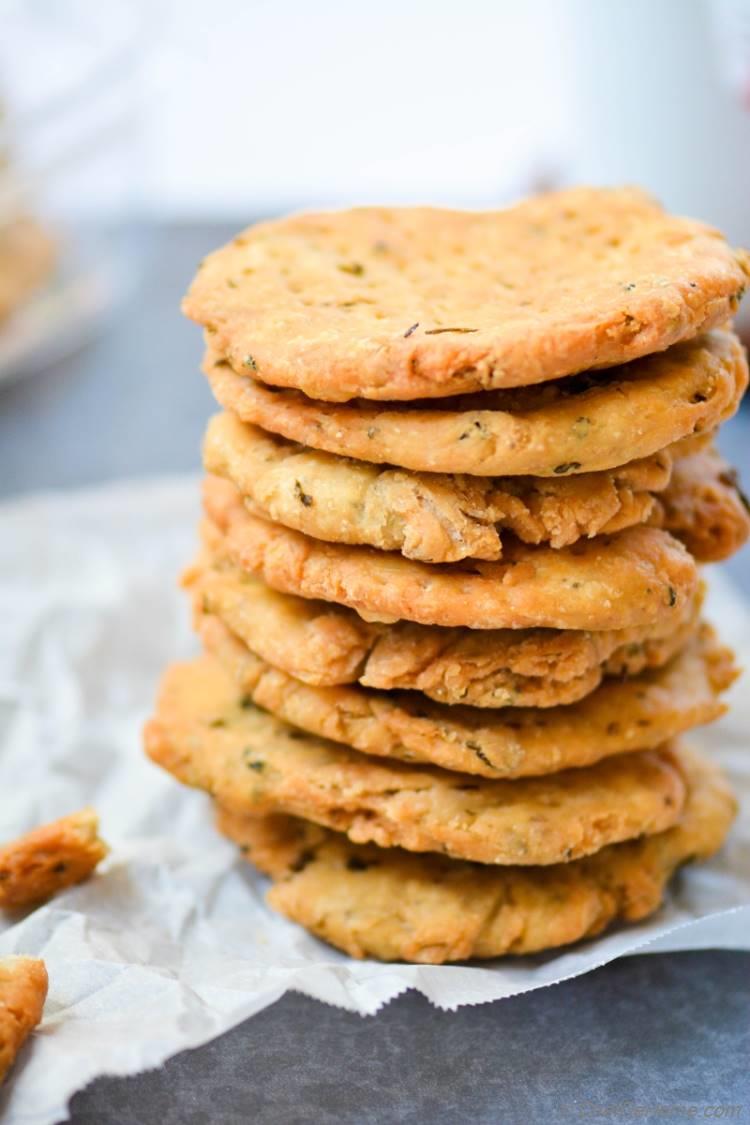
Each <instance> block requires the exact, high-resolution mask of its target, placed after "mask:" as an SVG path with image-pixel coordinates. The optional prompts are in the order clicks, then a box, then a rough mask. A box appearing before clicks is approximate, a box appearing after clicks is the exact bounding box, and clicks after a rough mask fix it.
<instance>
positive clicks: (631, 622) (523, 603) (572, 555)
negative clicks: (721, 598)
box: [203, 477, 698, 630]
mask: <svg viewBox="0 0 750 1125" xmlns="http://www.w3.org/2000/svg"><path fill="white" fill-rule="evenodd" d="M203 500H204V508H205V511H206V516H207V520H206V526H205V541H206V543H207V545H208V546H209V548H211V549H213V550H216V551H223V552H224V553H225V555H226V557H227V558H228V559H229V560H230V561H232V562H233V563H234V564H235V565H237V566H239V567H240V568H242V569H245V570H248V571H250V572H251V573H253V574H256V575H258V577H260V578H262V579H263V581H264V582H266V583H267V584H268V585H269V586H271V587H273V588H274V589H277V590H281V591H282V592H284V593H290V594H298V595H300V596H302V597H306V598H320V599H323V600H324V601H331V602H337V603H339V604H342V605H348V606H350V607H351V608H352V609H355V610H356V611H357V612H358V613H359V614H360V615H361V616H363V617H365V618H370V619H374V620H379V621H386V622H387V621H391V622H392V621H398V620H402V619H406V620H410V621H416V622H418V623H419V624H422V625H444V626H466V627H468V628H472V629H504V628H510V629H521V628H530V627H545V628H553V629H593V630H600V629H625V628H629V627H631V626H638V625H651V624H654V623H655V622H657V621H663V620H664V619H665V618H670V617H673V618H674V617H676V616H677V615H678V614H679V613H681V611H682V610H683V609H684V607H685V604H686V602H687V601H689V599H690V598H691V597H692V595H693V594H694V592H695V590H696V588H697V585H698V572H697V569H696V566H695V562H694V560H693V558H692V557H691V556H690V555H689V554H688V552H687V551H686V550H685V548H684V547H683V545H682V543H680V542H679V541H678V540H676V539H674V538H673V537H672V536H671V535H669V533H668V532H665V531H662V530H661V529H660V528H655V527H631V528H626V529H625V530H624V531H620V532H618V533H617V534H615V535H611V536H609V535H600V536H597V538H596V539H593V540H580V541H579V542H578V543H575V544H573V546H571V547H561V548H560V549H559V550H555V549H554V548H552V547H547V546H540V547H529V546H527V545H526V544H513V545H512V547H509V549H508V551H507V554H506V556H505V557H504V558H503V560H502V561H500V562H479V561H476V562H474V561H472V562H471V563H470V564H467V563H466V562H464V563H454V564H452V565H449V566H444V567H443V566H430V565H427V564H425V563H418V562H414V561H413V560H411V559H405V558H404V557H403V556H402V555H399V554H396V553H394V552H385V551H377V550H374V549H372V548H369V547H349V546H345V545H343V544H338V543H337V544H331V543H322V542H320V541H318V540H316V539H312V538H311V537H309V536H306V535H303V534H302V533H301V532H299V531H292V530H290V529H289V528H285V527H282V526H281V525H279V524H273V523H269V522H268V521H267V520H262V519H259V518H257V517H256V516H253V515H251V514H250V513H249V512H248V511H247V509H246V508H245V506H244V505H243V503H242V497H241V496H240V494H239V493H238V492H237V489H236V488H235V487H234V486H233V485H231V484H230V483H229V482H228V481H224V480H221V479H220V478H219V477H208V478H207V479H206V481H205V484H204V491H203Z"/></svg>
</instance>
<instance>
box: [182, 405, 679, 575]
mask: <svg viewBox="0 0 750 1125" xmlns="http://www.w3.org/2000/svg"><path fill="white" fill-rule="evenodd" d="M203 463H204V465H205V467H206V469H207V470H208V472H209V473H213V474H215V475H217V476H221V477H224V478H225V479H227V480H229V481H231V482H232V484H234V485H235V487H236V488H237V489H238V491H239V492H241V493H242V496H243V498H244V500H245V505H246V506H247V508H248V510H249V511H250V512H253V513H254V514H256V515H260V516H263V517H264V518H265V519H271V520H274V521H276V522H277V523H282V524H284V526H285V527H291V528H293V529H295V530H296V531H302V532H304V533H305V534H306V535H312V536H313V537H314V538H315V539H323V540H326V541H328V542H333V543H348V544H366V545H369V546H371V547H377V548H379V549H380V550H384V551H400V552H401V553H402V554H403V555H404V556H405V557H406V558H411V559H416V560H418V561H421V562H433V563H441V562H456V561H459V560H461V559H464V558H477V559H499V558H500V557H501V555H502V551H503V539H502V537H503V535H504V534H506V535H507V534H508V533H512V534H513V535H515V536H516V537H517V538H518V539H520V540H521V541H522V542H524V543H549V544H550V546H552V547H566V546H568V545H570V544H571V543H575V542H576V541H577V540H578V539H581V538H591V537H593V536H594V535H598V534H600V533H606V532H614V531H620V530H622V528H624V527H631V526H633V525H634V524H638V523H645V522H646V521H647V520H649V518H653V517H654V516H655V515H658V509H657V506H656V501H655V499H654V495H653V494H654V493H656V492H660V491H662V490H663V489H664V488H666V487H667V485H668V483H669V479H670V476H671V471H672V456H671V454H670V453H669V451H667V450H665V451H663V452H661V453H658V454H654V455H653V456H652V457H649V458H645V459H643V460H641V461H636V462H633V463H631V464H630V465H625V466H623V467H622V468H621V469H614V470H610V471H609V472H602V473H583V474H579V475H577V476H570V477H563V478H541V477H504V478H503V477H496V478H491V477H470V476H450V475H447V474H442V475H436V474H431V473H419V474H418V473H410V472H405V471H403V470H400V469H390V468H388V467H387V466H380V465H378V466H375V465H370V464H367V463H366V462H363V461H352V460H351V459H349V458H342V457H337V456H336V455H335V454H331V453H321V452H320V451H319V450H312V449H306V448H305V447H302V446H298V445H296V444H294V443H292V442H288V441H286V440H285V439H283V438H280V437H278V436H276V435H274V434H269V433H266V431H264V430H261V429H259V428H258V427H257V426H249V425H246V424H245V423H243V422H241V421H240V420H239V418H236V417H235V416H234V415H231V414H220V415H217V416H216V417H214V418H212V419H211V421H210V423H209V426H208V429H207V431H206V436H205V439H204V442H203Z"/></svg>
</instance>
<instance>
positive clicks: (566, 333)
mask: <svg viewBox="0 0 750 1125" xmlns="http://www.w3.org/2000/svg"><path fill="white" fill-rule="evenodd" d="M748 277H750V258H748V256H747V254H745V253H744V252H742V251H739V252H736V253H735V252H733V251H732V249H731V248H730V247H729V246H728V245H727V243H726V242H725V241H724V239H723V237H722V236H721V235H720V234H719V233H718V232H717V231H715V230H712V229H711V228H710V227H707V226H705V225H704V224H702V223H698V222H694V221H693V220H691V219H682V218H675V217H673V216H671V215H668V214H666V213H665V212H664V211H663V210H662V208H661V207H659V206H658V204H656V203H655V202H653V201H652V200H651V199H650V198H649V197H648V196H646V195H644V194H643V193H642V192H640V191H637V190H634V189H625V188H622V189H594V188H578V189H573V190H570V191H562V192H555V193H552V194H548V195H542V196H538V197H537V198H534V199H530V200H527V201H526V202H524V203H520V204H518V205H517V206H515V207H511V208H509V209H508V210H505V211H486V212H471V211H441V210H434V209H431V208H383V207H377V208H374V207H373V208H360V209H356V210H351V211H340V212H330V213H322V214H309V215H295V216H292V217H290V218H287V219H281V220H278V221H275V222H267V223H261V224H260V225H259V226H255V227H252V228H250V229H249V230H247V231H245V232H244V233H243V234H240V235H239V236H238V237H237V238H235V239H234V241H233V242H231V243H229V244H228V245H227V246H225V247H223V248H222V249H220V250H217V251H216V252H215V253H213V254H211V255H209V257H208V258H207V259H206V260H205V262H204V263H203V264H202V266H201V268H200V270H199V272H198V275H197V277H196V278H195V280H194V281H193V284H192V286H191V288H190V291H189V293H188V295H187V297H186V298H185V300H184V303H183V309H184V312H185V313H186V314H187V316H188V317H190V318H191V319H192V320H195V321H197V322H198V323H199V324H202V325H203V326H204V327H205V329H206V331H207V332H208V333H209V334H210V340H211V346H212V348H213V349H214V350H216V351H218V352H219V354H223V355H225V356H226V357H227V359H228V360H229V362H230V363H231V365H232V367H234V369H235V370H236V371H238V372H241V373H245V374H247V375H251V376H253V377H255V378H257V379H261V380H262V381H263V382H265V383H270V384H272V385H276V386H281V387H295V388H297V389H298V390H301V391H304V392H305V393H306V394H308V395H310V396H311V397H314V398H318V399H323V400H326V401H331V402H339V401H345V400H347V399H350V398H357V397H362V398H368V399H393V400H409V399H416V398H436V397H442V396H445V395H455V394H462V393H464V392H467V391H475V390H483V389H491V388H496V387H514V386H523V385H525V384H529V383H541V382H545V381H546V380H548V379H556V378H558V377H560V376H563V375H569V374H572V373H573V372H577V371H582V370H585V369H587V368H592V367H606V366H610V365H613V364H620V363H624V362H627V361H628V360H632V359H636V358H638V357H639V356H643V355H648V354H650V353H651V352H657V351H661V350H663V349H665V348H668V347H670V346H671V345H672V344H674V343H676V342H677V341H679V340H685V339H688V338H690V337H692V336H695V335H696V334H697V333H698V332H701V331H703V330H704V329H707V328H710V327H711V326H713V325H717V324H720V323H722V322H723V321H726V320H727V319H728V318H729V317H730V316H731V314H732V313H733V312H734V311H735V309H736V308H737V305H738V302H739V300H740V298H741V296H742V293H743V291H744V288H745V285H746V284H747V279H748Z"/></svg>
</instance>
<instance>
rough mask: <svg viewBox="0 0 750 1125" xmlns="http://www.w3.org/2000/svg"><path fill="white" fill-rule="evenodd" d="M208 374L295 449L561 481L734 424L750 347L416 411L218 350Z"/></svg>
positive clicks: (680, 355)
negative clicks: (326, 396)
mask: <svg viewBox="0 0 750 1125" xmlns="http://www.w3.org/2000/svg"><path fill="white" fill-rule="evenodd" d="M204 371H205V373H206V375H207V376H208V380H209V383H210V385H211V389H212V390H213V393H214V395H215V397H216V399H217V400H218V402H219V404H220V405H221V406H222V407H224V409H225V410H228V411H230V412H232V413H234V414H236V415H237V416H238V417H239V418H241V419H242V420H243V421H244V422H251V423H253V424H255V425H258V426H261V427H262V428H263V429H264V430H268V431H270V432H273V433H278V434H282V435H283V436H284V437H286V438H288V439H289V440H290V441H296V442H299V443H300V444H302V445H307V446H310V447H311V448H312V449H319V450H325V451H326V452H328V453H336V454H339V455H341V456H344V457H354V458H356V459H357V460H358V461H372V462H374V463H377V464H388V465H393V466H398V467H400V468H404V469H412V470H414V471H418V472H439V473H467V474H470V475H473V476H489V477H492V476H524V475H531V476H538V477H560V476H567V475H571V474H576V473H590V472H598V471H601V470H604V469H611V468H613V467H615V466H618V465H623V464H625V463H626V462H629V461H634V460H637V459H639V458H643V457H648V456H650V455H651V454H652V453H655V452H657V451H658V450H660V449H664V448H665V446H667V445H670V444H672V443H673V442H675V441H679V440H681V439H683V438H685V437H688V436H690V435H692V434H694V433H702V432H705V431H708V430H713V429H715V428H716V427H717V426H718V425H720V424H721V423H722V422H724V421H726V419H727V418H730V417H731V416H732V414H734V412H735V410H736V409H737V406H738V405H739V402H740V399H741V398H742V395H743V393H744V391H745V389H746V387H747V381H748V367H747V357H746V355H745V351H744V348H743V347H742V344H741V343H740V341H739V340H738V339H737V337H736V336H735V335H734V333H732V332H729V331H725V330H724V331H723V330H716V331H713V332H709V333H707V334H706V335H705V336H701V337H699V338H698V339H696V340H694V341H690V342H688V343H685V344H679V345H677V346H675V347H674V348H670V350H669V351H668V352H663V353H660V354H658V355H653V356H649V357H647V358H646V359H642V360H638V361H637V362H635V363H632V364H629V365H628V366H627V367H617V368H612V369H611V370H609V371H605V372H600V373H599V374H597V375H595V376H594V375H591V374H590V373H586V374H583V375H574V376H570V377H569V378H567V379H563V380H560V381H558V382H556V383H548V384H546V385H544V386H541V387H526V388H519V389H517V390H513V391H495V392H484V393H483V394H476V395H469V396H465V397H464V398H454V399H443V400H441V401H440V402H437V403H436V402H431V403H425V402H422V403H415V404H413V405H403V404H398V403H391V404H383V405H379V404H375V403H366V402H363V401H360V402H353V403H348V404H343V405H335V404H331V403H324V402H317V401H315V400H313V399H309V398H307V397H306V396H305V395H303V394H300V393H299V392H296V391H284V390H272V389H271V388H270V387H265V386H264V385H263V384H261V383H259V382H258V381H257V380H255V379H249V378H246V377H245V376H242V375H237V374H236V372H234V371H233V370H232V368H231V367H230V366H229V364H228V363H227V362H226V360H225V359H224V358H223V357H222V355H221V354H220V353H218V352H216V351H213V350H211V349H210V350H209V352H208V355H207V356H206V360H205V362H204Z"/></svg>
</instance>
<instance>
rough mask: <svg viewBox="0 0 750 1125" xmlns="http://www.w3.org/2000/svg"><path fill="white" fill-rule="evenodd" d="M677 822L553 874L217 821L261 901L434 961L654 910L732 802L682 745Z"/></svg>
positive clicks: (359, 947) (308, 830)
mask: <svg viewBox="0 0 750 1125" xmlns="http://www.w3.org/2000/svg"><path fill="white" fill-rule="evenodd" d="M681 761H682V767H683V769H684V771H685V774H686V777H687V783H688V796H687V801H686V804H685V808H684V810H683V814H682V817H681V819H680V822H679V823H678V824H677V825H675V826H674V827H673V828H670V829H668V830H666V831H665V832H661V833H659V834H658V835H655V836H648V837H644V838H642V839H640V840H633V841H629V842H628V843H622V844H613V845H611V846H610V847H607V848H604V849H603V850H602V851H600V852H598V853H597V854H596V855H593V856H589V857H587V858H585V859H579V860H575V861H573V862H571V863H565V864H558V865H556V866H553V867H546V868H541V867H536V868H520V867H507V868H491V867H482V866H480V865H478V864H469V863H460V862H457V861H455V860H449V859H445V858H443V857H440V856H434V855H420V856H417V855H411V854H409V853H408V852H404V851H402V850H399V849H389V850H387V849H382V848H377V847H374V846H361V845H359V846H357V845H355V844H352V843H351V842H350V841H348V840H347V839H346V837H345V836H342V835H340V834H338V833H336V832H331V831H329V830H327V829H324V828H321V827H319V826H318V825H315V824H310V823H309V822H307V821H304V820H298V819H295V818H292V817H283V816H278V815H277V816H267V817H250V816H246V815H245V816H243V815H241V814H238V813H236V812H234V811H231V810H228V809H226V808H224V807H222V806H219V807H218V810H217V811H218V826H219V829H220V831H221V832H223V833H224V834H225V835H227V836H228V837H229V838H230V839H232V840H234V841H235V843H237V844H238V845H239V846H240V848H241V849H242V852H243V854H244V856H245V858H246V859H248V860H249V861H250V862H251V863H253V864H255V865H256V867H258V868H260V870H261V871H263V872H265V873H267V874H269V875H270V876H271V878H272V879H273V880H274V886H273V888H272V889H271V892H270V894H269V896H268V897H269V902H270V904H271V905H272V906H273V907H275V909H277V910H279V911H280V912H281V913H282V914H285V915H286V916H287V917H288V918H290V919H291V920H292V921H295V922H298V923H299V924H300V925H302V926H304V927H305V928H306V929H308V930H310V932H311V933H313V934H315V935H316V936H317V937H319V938H322V939H323V940H324V941H327V942H329V943H330V944H331V945H335V946H337V947H338V948H339V949H342V950H343V951H344V952H345V953H348V954H349V955H350V956H352V957H374V958H377V959H378V960H381V961H413V962H417V963H424V964H442V963H444V962H450V961H464V960H467V959H469V958H490V957H499V956H502V955H506V954H524V953H538V952H540V951H541V950H544V949H553V948H557V947H559V946H563V945H568V944H570V943H572V942H576V941H580V940H581V939H583V938H590V937H594V936H596V935H597V934H599V933H601V932H602V931H603V930H604V929H605V928H606V927H607V926H609V925H610V924H611V923H613V922H615V921H617V920H621V921H623V922H636V921H638V920H640V919H642V918H645V917H647V916H648V915H649V914H652V913H653V912H654V911H655V910H657V909H658V907H659V905H660V904H661V902H662V899H663V897H664V893H665V890H666V886H667V883H668V881H669V879H670V877H671V876H672V875H673V874H674V872H675V870H676V869H677V868H678V867H680V866H681V865H682V864H685V863H688V862H691V861H693V860H705V859H708V858H709V857H710V856H711V855H713V854H714V853H715V852H716V851H718V850H719V848H720V847H721V845H722V843H723V842H724V839H725V837H726V835H727V833H728V831H729V828H730V825H731V823H732V820H733V819H734V816H735V813H736V808H737V803H736V800H735V798H734V795H733V794H732V791H731V789H730V788H729V785H728V783H727V781H726V779H725V778H724V777H723V775H722V774H721V772H720V770H719V769H718V767H717V766H716V765H714V763H713V762H711V761H709V760H708V759H707V758H704V757H702V756H699V755H698V754H696V753H694V752H692V751H686V750H684V749H683V750H682V758H681Z"/></svg>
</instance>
